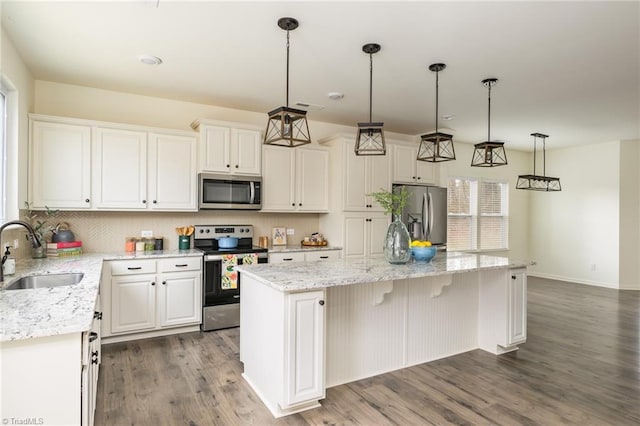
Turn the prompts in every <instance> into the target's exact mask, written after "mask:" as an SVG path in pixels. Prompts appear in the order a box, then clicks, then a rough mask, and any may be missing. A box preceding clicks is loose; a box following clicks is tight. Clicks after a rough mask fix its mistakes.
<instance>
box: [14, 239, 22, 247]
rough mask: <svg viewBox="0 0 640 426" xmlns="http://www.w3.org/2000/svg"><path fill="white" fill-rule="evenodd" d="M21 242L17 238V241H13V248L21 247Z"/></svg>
mask: <svg viewBox="0 0 640 426" xmlns="http://www.w3.org/2000/svg"><path fill="white" fill-rule="evenodd" d="M19 241H20V240H18V239H17V238H16V239H15V240H13V248H14V249H17V248H19V247H20V244H19Z"/></svg>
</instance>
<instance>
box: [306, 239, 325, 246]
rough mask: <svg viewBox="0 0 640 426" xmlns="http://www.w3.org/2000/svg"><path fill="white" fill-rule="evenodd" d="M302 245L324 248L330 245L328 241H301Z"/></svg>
mask: <svg viewBox="0 0 640 426" xmlns="http://www.w3.org/2000/svg"><path fill="white" fill-rule="evenodd" d="M300 244H302V245H303V246H314V247H322V246H326V245H327V244H329V243H328V242H327V241H326V240H325V241H304V240H302V241H300Z"/></svg>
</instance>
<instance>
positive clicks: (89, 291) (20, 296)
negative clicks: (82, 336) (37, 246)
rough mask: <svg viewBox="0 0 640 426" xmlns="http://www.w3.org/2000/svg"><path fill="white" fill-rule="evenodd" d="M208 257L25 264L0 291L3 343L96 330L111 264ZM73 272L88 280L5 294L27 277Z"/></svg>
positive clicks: (173, 253) (122, 256)
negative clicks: (106, 272) (107, 264)
mask: <svg viewBox="0 0 640 426" xmlns="http://www.w3.org/2000/svg"><path fill="white" fill-rule="evenodd" d="M202 255H203V253H202V252H201V251H200V250H197V249H192V250H166V251H154V252H146V253H143V252H139V253H124V252H123V253H90V254H83V255H80V256H72V257H71V256H70V257H59V258H56V257H48V258H45V259H19V260H18V261H17V262H16V273H15V274H14V275H9V276H6V277H5V282H4V283H2V284H3V285H2V289H0V342H5V341H10V340H23V339H30V338H35V337H46V336H53V335H59V334H67V333H81V332H84V331H88V330H90V329H91V323H92V321H93V313H94V309H95V304H96V299H97V297H98V291H99V288H100V276H101V274H102V264H103V261H105V260H130V259H154V258H163V257H177V256H202ZM67 272H83V273H84V277H83V278H82V281H80V282H79V283H78V284H75V285H70V286H62V287H54V288H38V289H27V290H4V287H5V286H6V285H8V284H10V283H11V282H13V281H15V280H17V279H19V278H21V277H24V276H30V275H42V274H61V273H67Z"/></svg>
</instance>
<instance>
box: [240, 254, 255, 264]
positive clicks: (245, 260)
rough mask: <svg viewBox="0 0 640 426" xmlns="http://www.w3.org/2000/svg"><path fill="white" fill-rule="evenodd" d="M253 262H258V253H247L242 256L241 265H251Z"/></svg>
mask: <svg viewBox="0 0 640 426" xmlns="http://www.w3.org/2000/svg"><path fill="white" fill-rule="evenodd" d="M254 263H258V253H247V254H245V255H244V256H242V264H243V265H253V264H254Z"/></svg>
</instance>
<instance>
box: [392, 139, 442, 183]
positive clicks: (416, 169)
mask: <svg viewBox="0 0 640 426" xmlns="http://www.w3.org/2000/svg"><path fill="white" fill-rule="evenodd" d="M391 147H392V148H391V153H392V158H393V179H392V180H393V182H394V183H417V184H420V183H424V184H428V183H429V184H433V183H436V180H437V179H436V165H435V164H434V163H430V162H427V161H418V160H416V158H417V156H418V146H407V145H391Z"/></svg>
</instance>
